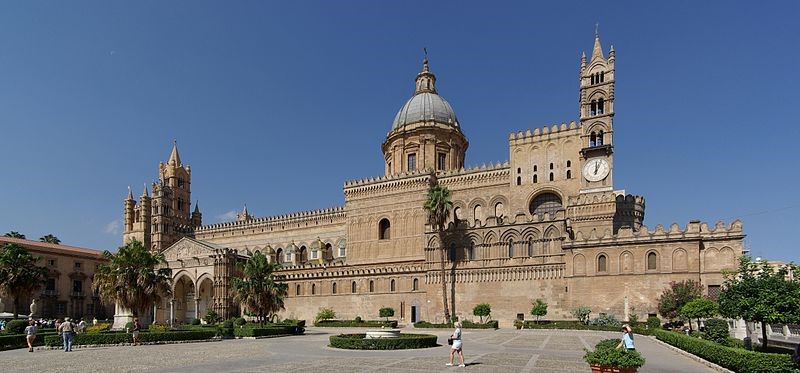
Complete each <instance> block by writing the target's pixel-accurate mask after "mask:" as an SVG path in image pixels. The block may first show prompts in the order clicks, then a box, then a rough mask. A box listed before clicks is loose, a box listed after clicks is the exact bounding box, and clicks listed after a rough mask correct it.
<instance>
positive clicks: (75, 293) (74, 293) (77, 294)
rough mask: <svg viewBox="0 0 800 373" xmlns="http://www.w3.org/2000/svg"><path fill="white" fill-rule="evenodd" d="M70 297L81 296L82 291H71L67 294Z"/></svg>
mask: <svg viewBox="0 0 800 373" xmlns="http://www.w3.org/2000/svg"><path fill="white" fill-rule="evenodd" d="M69 295H70V296H71V297H83V296H84V293H83V292H82V291H73V292H72V293H70V294H69Z"/></svg>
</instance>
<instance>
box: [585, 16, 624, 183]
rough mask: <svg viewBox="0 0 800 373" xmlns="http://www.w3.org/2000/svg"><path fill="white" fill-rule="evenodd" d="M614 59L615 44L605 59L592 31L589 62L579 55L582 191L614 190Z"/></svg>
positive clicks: (596, 35)
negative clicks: (592, 41)
mask: <svg viewBox="0 0 800 373" xmlns="http://www.w3.org/2000/svg"><path fill="white" fill-rule="evenodd" d="M615 61H616V53H615V52H614V46H611V49H610V50H609V52H608V58H606V57H605V55H604V54H603V47H602V45H601V44H600V34H599V33H598V32H597V31H595V34H594V47H593V49H592V55H591V58H590V60H589V63H588V64H587V62H586V54H585V53H583V54H582V55H581V68H580V127H581V142H582V148H581V193H589V192H600V191H610V190H613V185H614V184H613V170H614V168H613V166H614V162H613V161H614V84H615V78H616V77H615V71H614V62H615Z"/></svg>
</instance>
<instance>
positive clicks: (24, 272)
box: [0, 244, 47, 318]
mask: <svg viewBox="0 0 800 373" xmlns="http://www.w3.org/2000/svg"><path fill="white" fill-rule="evenodd" d="M37 260H39V258H36V257H34V256H32V255H31V254H30V253H29V252H28V250H25V248H24V247H22V246H20V245H17V244H6V245H5V246H3V248H2V249H0V293H2V294H3V295H6V296H9V297H11V298H14V318H17V316H19V315H18V311H19V299H20V297H22V296H23V295H26V294H32V293H34V292H35V291H37V290H39V288H41V287H42V285H44V283H45V281H46V280H47V268H44V267H37V266H36V261H37Z"/></svg>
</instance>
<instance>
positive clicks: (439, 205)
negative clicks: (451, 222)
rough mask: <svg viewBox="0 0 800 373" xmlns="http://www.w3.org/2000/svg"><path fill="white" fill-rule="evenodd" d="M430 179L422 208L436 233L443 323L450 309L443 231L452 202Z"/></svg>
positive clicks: (446, 191) (432, 176)
mask: <svg viewBox="0 0 800 373" xmlns="http://www.w3.org/2000/svg"><path fill="white" fill-rule="evenodd" d="M431 178H432V179H433V181H432V184H431V186H430V188H428V195H427V197H426V199H425V205H424V208H425V210H426V211H427V212H428V224H430V226H431V228H432V229H434V230H435V231H436V237H437V238H438V241H439V262H440V264H441V267H440V269H441V277H442V305H443V306H444V318H445V322H450V308H449V307H448V306H447V269H446V268H445V251H446V250H447V248H446V247H445V244H444V231H445V225H446V224H447V218H448V217H449V216H450V209H451V208H452V207H453V201H452V200H450V190H449V189H447V188H446V187H443V186H441V185H439V184H438V183H437V182H436V179H435V176H434V175H431Z"/></svg>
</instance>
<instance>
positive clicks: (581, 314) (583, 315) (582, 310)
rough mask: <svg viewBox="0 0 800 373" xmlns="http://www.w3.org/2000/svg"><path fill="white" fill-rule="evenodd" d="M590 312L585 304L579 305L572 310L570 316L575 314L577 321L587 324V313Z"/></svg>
mask: <svg viewBox="0 0 800 373" xmlns="http://www.w3.org/2000/svg"><path fill="white" fill-rule="evenodd" d="M591 314H592V309H591V308H589V307H585V306H580V307H578V308H575V309H573V310H572V316H575V318H576V319H578V321H580V322H582V323H584V324H588V323H589V315H591Z"/></svg>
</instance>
